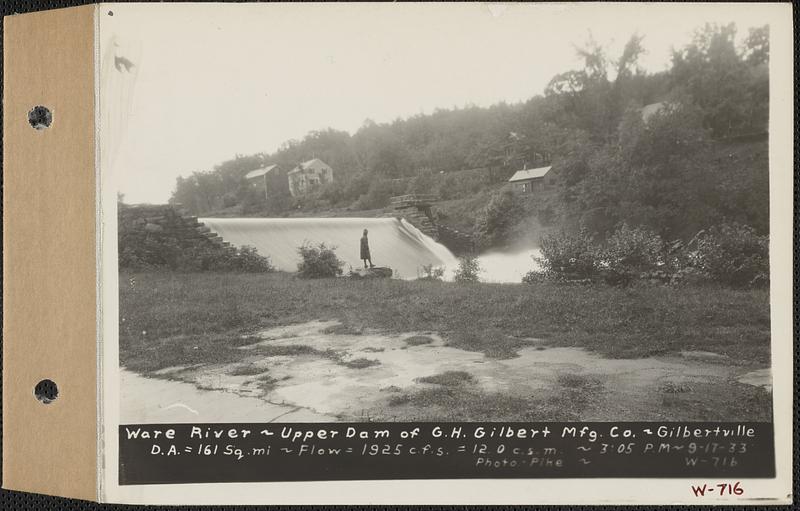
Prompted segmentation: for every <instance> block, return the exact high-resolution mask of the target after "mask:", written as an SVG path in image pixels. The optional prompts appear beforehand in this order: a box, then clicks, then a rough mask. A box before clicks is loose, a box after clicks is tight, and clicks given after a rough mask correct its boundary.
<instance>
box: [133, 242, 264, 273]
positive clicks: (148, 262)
mask: <svg viewBox="0 0 800 511" xmlns="http://www.w3.org/2000/svg"><path fill="white" fill-rule="evenodd" d="M119 267H120V268H121V269H131V270H158V269H165V270H171V271H178V272H196V271H217V272H243V273H266V272H271V271H275V268H274V267H273V266H272V262H271V261H270V260H269V257H264V256H261V255H259V253H258V252H257V251H256V249H255V248H254V247H249V246H243V247H241V248H238V249H227V248H223V247H221V246H216V245H211V244H202V245H189V246H181V245H180V244H178V242H177V241H176V240H175V238H172V237H169V236H164V235H160V234H146V235H141V234H125V235H121V236H120V238H119Z"/></svg>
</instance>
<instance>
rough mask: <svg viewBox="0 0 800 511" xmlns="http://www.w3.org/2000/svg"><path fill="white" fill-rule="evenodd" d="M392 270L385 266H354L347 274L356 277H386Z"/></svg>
mask: <svg viewBox="0 0 800 511" xmlns="http://www.w3.org/2000/svg"><path fill="white" fill-rule="evenodd" d="M393 274H394V272H393V271H392V269H391V268H387V267H385V266H375V267H374V268H354V269H352V270H351V271H350V273H349V274H348V275H347V276H348V277H352V278H356V279H387V278H391V277H392V275H393Z"/></svg>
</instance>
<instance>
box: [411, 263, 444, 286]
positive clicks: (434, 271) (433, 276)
mask: <svg viewBox="0 0 800 511" xmlns="http://www.w3.org/2000/svg"><path fill="white" fill-rule="evenodd" d="M443 279H444V266H434V265H432V264H426V265H424V266H423V267H422V274H421V275H420V274H419V273H418V274H417V280H435V281H437V282H441V281H442V280H443Z"/></svg>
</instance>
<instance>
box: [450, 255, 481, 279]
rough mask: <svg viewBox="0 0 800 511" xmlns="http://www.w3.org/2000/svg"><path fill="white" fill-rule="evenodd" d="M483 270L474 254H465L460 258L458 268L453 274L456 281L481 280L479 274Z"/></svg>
mask: <svg viewBox="0 0 800 511" xmlns="http://www.w3.org/2000/svg"><path fill="white" fill-rule="evenodd" d="M480 272H481V265H480V263H478V258H477V257H475V256H474V255H465V256H461V257H459V258H458V268H456V272H455V274H453V280H455V281H456V282H480V278H479V276H478V274H479V273H480Z"/></svg>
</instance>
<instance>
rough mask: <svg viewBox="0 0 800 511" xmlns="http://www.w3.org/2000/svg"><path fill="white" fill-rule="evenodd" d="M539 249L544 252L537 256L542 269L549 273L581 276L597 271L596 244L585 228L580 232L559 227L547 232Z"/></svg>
mask: <svg viewBox="0 0 800 511" xmlns="http://www.w3.org/2000/svg"><path fill="white" fill-rule="evenodd" d="M539 250H540V252H541V254H542V255H541V257H536V258H535V260H536V262H537V263H539V265H540V266H541V268H542V272H541V273H543V274H544V275H545V276H547V277H550V278H556V279H559V280H561V279H563V280H579V279H588V278H592V277H594V276H595V275H596V274H597V270H598V266H599V265H598V260H597V248H596V246H595V245H594V240H593V238H592V236H591V235H590V234H589V233H588V231H586V230H585V229H581V230H580V231H579V232H578V233H577V234H570V233H568V232H566V231H557V232H554V233H551V234H547V235H544V236H542V238H541V246H540V247H539ZM526 278H527V276H526Z"/></svg>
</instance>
